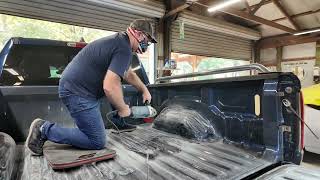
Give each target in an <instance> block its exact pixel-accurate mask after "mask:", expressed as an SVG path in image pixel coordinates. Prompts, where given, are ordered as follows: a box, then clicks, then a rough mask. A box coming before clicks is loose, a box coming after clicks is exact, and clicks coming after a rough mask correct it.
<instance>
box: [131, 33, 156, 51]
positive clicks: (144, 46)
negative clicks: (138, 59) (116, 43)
mask: <svg viewBox="0 0 320 180" xmlns="http://www.w3.org/2000/svg"><path fill="white" fill-rule="evenodd" d="M128 31H129V32H130V34H131V35H132V36H133V37H134V38H135V39H136V40H137V41H138V43H139V47H138V49H137V50H136V53H138V54H142V53H144V52H146V51H147V49H148V46H149V45H150V44H151V42H148V37H147V36H146V35H145V34H144V33H142V35H143V39H142V40H140V41H139V39H138V31H137V30H135V29H132V28H130V27H129V28H128Z"/></svg>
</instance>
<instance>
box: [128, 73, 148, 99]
mask: <svg viewBox="0 0 320 180" xmlns="http://www.w3.org/2000/svg"><path fill="white" fill-rule="evenodd" d="M125 80H126V81H127V82H128V83H129V84H131V85H133V86H134V87H135V88H137V89H138V91H139V92H142V98H143V103H145V102H146V101H148V102H149V103H150V102H151V94H150V92H149V90H148V88H147V87H146V86H145V85H144V84H143V82H142V81H141V80H140V78H139V77H138V76H137V74H136V73H135V72H133V71H132V69H131V68H130V69H129V70H128V72H127V76H126V77H125Z"/></svg>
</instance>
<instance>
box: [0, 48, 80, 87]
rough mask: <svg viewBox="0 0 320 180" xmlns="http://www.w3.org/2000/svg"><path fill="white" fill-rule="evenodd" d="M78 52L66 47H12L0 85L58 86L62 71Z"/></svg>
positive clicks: (78, 49)
mask: <svg viewBox="0 0 320 180" xmlns="http://www.w3.org/2000/svg"><path fill="white" fill-rule="evenodd" d="M80 50H81V48H73V47H66V46H37V45H14V46H13V47H12V49H11V50H10V52H9V54H8V57H7V60H6V62H5V66H4V68H3V71H2V74H1V77H0V85H3V86H11V85H58V84H59V79H60V76H61V73H62V71H63V70H64V68H65V67H66V66H67V64H68V63H69V62H70V61H71V60H72V59H73V57H74V56H75V55H77V53H78V52H79V51H80Z"/></svg>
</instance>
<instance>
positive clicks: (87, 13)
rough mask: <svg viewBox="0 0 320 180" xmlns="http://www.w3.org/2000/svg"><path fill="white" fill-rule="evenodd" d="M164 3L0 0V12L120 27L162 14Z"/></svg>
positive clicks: (115, 29) (119, 29)
mask: <svg viewBox="0 0 320 180" xmlns="http://www.w3.org/2000/svg"><path fill="white" fill-rule="evenodd" d="M164 9H165V8H164V5H162V4H160V3H155V2H152V1H147V2H146V1H143V0H137V1H131V0H0V13H2V14H9V15H14V16H21V17H27V18H34V19H41V20H48V21H52V22H59V23H65V24H72V25H78V26H84V27H91V28H97V29H104V30H109V31H123V30H125V29H126V28H127V27H128V25H129V24H130V22H131V21H132V20H134V19H138V18H145V17H149V18H154V17H161V16H163V14H164V12H165V10H164Z"/></svg>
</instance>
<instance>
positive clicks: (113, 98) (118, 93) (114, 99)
mask: <svg viewBox="0 0 320 180" xmlns="http://www.w3.org/2000/svg"><path fill="white" fill-rule="evenodd" d="M104 92H105V94H106V96H107V99H108V100H109V101H110V103H111V104H112V105H113V106H114V107H115V108H116V109H117V110H121V109H123V108H124V107H125V106H126V104H125V102H124V100H123V93H122V87H121V85H113V87H112V88H109V89H105V90H104Z"/></svg>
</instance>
